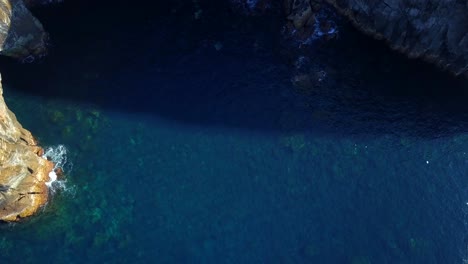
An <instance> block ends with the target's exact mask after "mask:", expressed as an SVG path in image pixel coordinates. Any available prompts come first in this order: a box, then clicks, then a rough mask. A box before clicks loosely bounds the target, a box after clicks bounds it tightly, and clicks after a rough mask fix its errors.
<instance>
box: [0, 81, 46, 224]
mask: <svg viewBox="0 0 468 264" xmlns="http://www.w3.org/2000/svg"><path fill="white" fill-rule="evenodd" d="M43 152H44V151H43V149H42V148H41V147H39V146H37V142H36V141H35V140H34V138H33V136H32V135H31V133H30V132H29V131H27V130H26V129H24V128H23V127H22V126H21V124H20V123H19V122H18V121H17V120H16V117H15V115H14V114H13V113H12V112H11V111H10V110H9V109H8V107H7V106H6V105H5V101H4V99H3V89H2V87H1V85H0V220H3V221H16V220H18V219H19V218H23V217H27V216H30V215H32V214H34V213H35V212H36V211H37V210H38V209H39V208H40V207H41V206H42V205H44V204H45V203H46V202H47V197H48V188H47V185H46V182H47V181H49V173H50V172H51V171H52V170H53V163H52V162H50V161H48V160H46V159H44V158H42V157H41V155H42V154H43Z"/></svg>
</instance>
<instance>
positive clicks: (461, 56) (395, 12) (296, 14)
mask: <svg viewBox="0 0 468 264" xmlns="http://www.w3.org/2000/svg"><path fill="white" fill-rule="evenodd" d="M325 5H331V6H333V7H334V8H335V9H336V10H337V11H338V12H339V13H341V14H342V15H344V16H345V17H347V18H348V19H349V20H350V21H351V22H352V23H353V24H354V25H355V26H356V27H357V28H358V29H360V30H361V31H363V32H364V33H366V34H369V35H372V36H374V37H376V38H378V39H384V40H386V41H387V42H388V44H389V45H390V46H391V47H392V48H394V49H396V50H399V51H401V52H403V53H405V54H407V55H408V56H409V57H413V58H423V59H426V60H428V61H431V62H433V63H435V64H437V65H439V66H440V67H442V68H444V69H447V70H449V71H450V72H453V73H455V74H456V75H463V74H464V75H466V76H468V2H467V1H466V0H461V1H460V0H383V1H381V0H285V7H286V11H287V13H288V19H289V20H290V21H291V23H292V24H293V25H294V26H295V27H296V29H297V30H304V28H307V27H310V26H311V25H310V23H311V22H312V23H313V22H314V21H315V19H314V16H316V14H317V13H318V12H319V10H320V9H321V8H324V6H325Z"/></svg>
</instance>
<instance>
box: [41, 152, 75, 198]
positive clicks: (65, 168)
mask: <svg viewBox="0 0 468 264" xmlns="http://www.w3.org/2000/svg"><path fill="white" fill-rule="evenodd" d="M67 152H68V150H67V148H66V147H65V146H64V145H57V146H52V147H48V148H46V150H45V152H44V155H43V156H42V157H43V158H44V159H48V160H50V161H52V162H53V163H54V169H53V170H52V171H51V172H50V173H49V178H50V180H49V181H48V182H46V185H47V186H48V187H49V190H50V192H51V193H52V194H54V193H56V192H57V191H64V192H67V193H73V192H74V188H73V187H69V186H68V185H67V179H66V178H64V177H61V178H59V177H58V175H57V173H56V172H57V171H58V170H61V171H62V172H63V173H64V174H68V173H70V171H71V170H72V167H73V166H72V163H71V162H69V161H68V160H67Z"/></svg>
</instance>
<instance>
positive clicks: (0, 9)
mask: <svg viewBox="0 0 468 264" xmlns="http://www.w3.org/2000/svg"><path fill="white" fill-rule="evenodd" d="M47 38H48V36H47V33H45V31H44V28H43V27H42V25H41V23H40V22H39V21H38V20H37V19H36V18H35V17H34V16H33V15H32V14H31V12H30V11H29V10H28V9H27V8H26V6H25V4H24V3H23V1H22V0H0V54H2V55H6V56H10V57H14V58H19V59H26V60H32V59H33V58H34V57H36V56H40V55H41V54H43V53H44V52H45V49H46V41H47Z"/></svg>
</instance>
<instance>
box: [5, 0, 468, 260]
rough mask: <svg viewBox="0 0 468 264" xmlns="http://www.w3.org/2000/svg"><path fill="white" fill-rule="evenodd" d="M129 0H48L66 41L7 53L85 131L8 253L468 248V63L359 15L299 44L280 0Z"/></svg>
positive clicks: (310, 256)
mask: <svg viewBox="0 0 468 264" xmlns="http://www.w3.org/2000/svg"><path fill="white" fill-rule="evenodd" d="M114 3H115V6H114V9H112V10H111V12H108V13H106V15H103V14H102V12H103V11H102V10H103V9H100V8H102V6H100V5H104V4H102V3H101V4H96V5H97V6H95V7H94V8H92V9H91V10H90V9H89V8H87V7H86V6H85V5H84V4H79V3H76V2H73V1H71V0H70V1H69V2H65V3H63V4H61V5H58V6H55V7H49V8H45V9H44V10H42V9H40V10H38V11H37V13H38V16H39V17H40V18H41V20H42V21H43V22H44V24H45V26H46V28H48V29H49V32H50V33H51V39H52V40H51V44H52V46H51V49H50V54H49V56H48V57H47V58H45V59H43V60H42V61H38V62H36V63H33V64H17V63H15V62H11V61H8V60H5V61H2V63H1V65H0V68H1V72H2V79H3V80H4V86H5V87H4V90H5V97H6V100H7V103H8V105H9V107H10V108H11V109H12V110H13V112H15V113H16V115H17V117H18V119H19V120H20V122H21V123H22V124H23V126H25V127H26V128H28V129H29V130H30V131H32V133H33V134H34V135H36V136H37V137H38V138H39V140H40V142H41V144H42V145H44V146H46V147H48V146H57V145H59V144H63V145H65V146H66V148H67V150H68V154H67V162H68V163H67V166H66V172H67V182H66V186H67V189H66V190H60V189H59V190H58V191H57V193H56V194H54V196H53V198H52V200H51V201H50V203H49V204H48V205H47V207H46V208H45V209H44V211H43V212H42V213H41V214H39V215H37V216H35V217H33V218H31V219H29V220H27V221H25V222H23V223H20V224H15V225H3V226H1V228H0V232H1V234H2V236H1V238H0V253H1V254H0V255H1V257H2V262H5V263H7V262H13V261H16V262H17V261H22V262H25V263H32V262H33V260H36V261H37V260H40V262H41V263H352V264H364V263H464V261H467V259H468V241H467V232H468V229H467V227H468V226H467V223H466V221H467V213H468V205H467V202H468V177H467V175H468V155H467V153H466V152H468V111H467V110H468V105H467V104H466V102H467V100H468V85H467V82H466V81H465V80H461V79H454V78H452V77H450V76H447V75H446V74H443V73H439V72H438V71H437V70H435V69H433V68H432V67H429V66H424V65H423V64H422V63H420V62H414V61H408V60H406V59H404V58H402V57H401V56H399V55H397V54H394V53H392V52H390V51H388V50H387V49H385V48H381V47H380V45H379V43H375V42H374V41H372V40H369V39H367V38H363V37H359V36H358V35H357V34H356V32H354V31H352V30H351V29H350V28H348V27H347V26H346V25H345V24H343V25H341V26H342V28H341V30H342V31H343V33H342V34H341V37H340V38H339V39H338V40H334V41H330V42H326V43H323V42H321V41H318V42H317V43H314V44H312V45H310V46H307V47H302V48H298V47H297V45H296V44H294V43H292V41H291V40H285V38H284V36H282V35H281V34H280V33H279V32H281V26H282V23H283V21H281V19H279V17H278V16H275V15H271V16H262V17H255V16H254V17H242V16H239V15H236V14H234V13H232V12H230V11H229V9H228V8H227V7H225V6H223V5H221V4H220V5H219V6H215V7H213V8H212V9H210V8H209V7H206V8H204V13H203V14H204V17H202V19H201V20H200V21H195V20H193V16H192V14H193V10H192V9H193V8H194V7H193V5H192V4H187V3H185V4H184V3H183V1H175V2H174V3H173V4H172V5H167V6H166V5H163V4H161V6H160V8H159V9H157V8H155V9H152V10H147V11H143V10H141V9H138V8H137V7H129V6H127V5H125V4H124V3H123V2H122V3H121V2H119V1H117V2H114ZM136 10H138V12H136ZM131 11H135V12H134V13H132V12H131ZM126 12H129V13H130V15H128V16H124V14H126ZM83 14H85V17H86V19H87V20H86V22H83V21H82V19H83ZM124 17H125V20H122V18H124ZM288 41H289V42H288ZM218 43H219V44H221V45H222V47H221V49H219V50H216V48H215V47H216V45H217V44H218ZM301 56H306V57H307V58H309V59H306V60H304V63H303V65H302V66H298V65H297V61H298V60H300V59H299V58H300V57H301ZM311 69H312V70H314V71H323V72H326V73H327V76H326V78H324V80H323V81H321V82H316V83H314V85H313V88H310V87H309V88H300V87H298V86H295V85H293V83H292V81H291V80H292V79H293V78H294V76H296V75H298V74H301V73H303V72H304V71H310V70H311Z"/></svg>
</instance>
